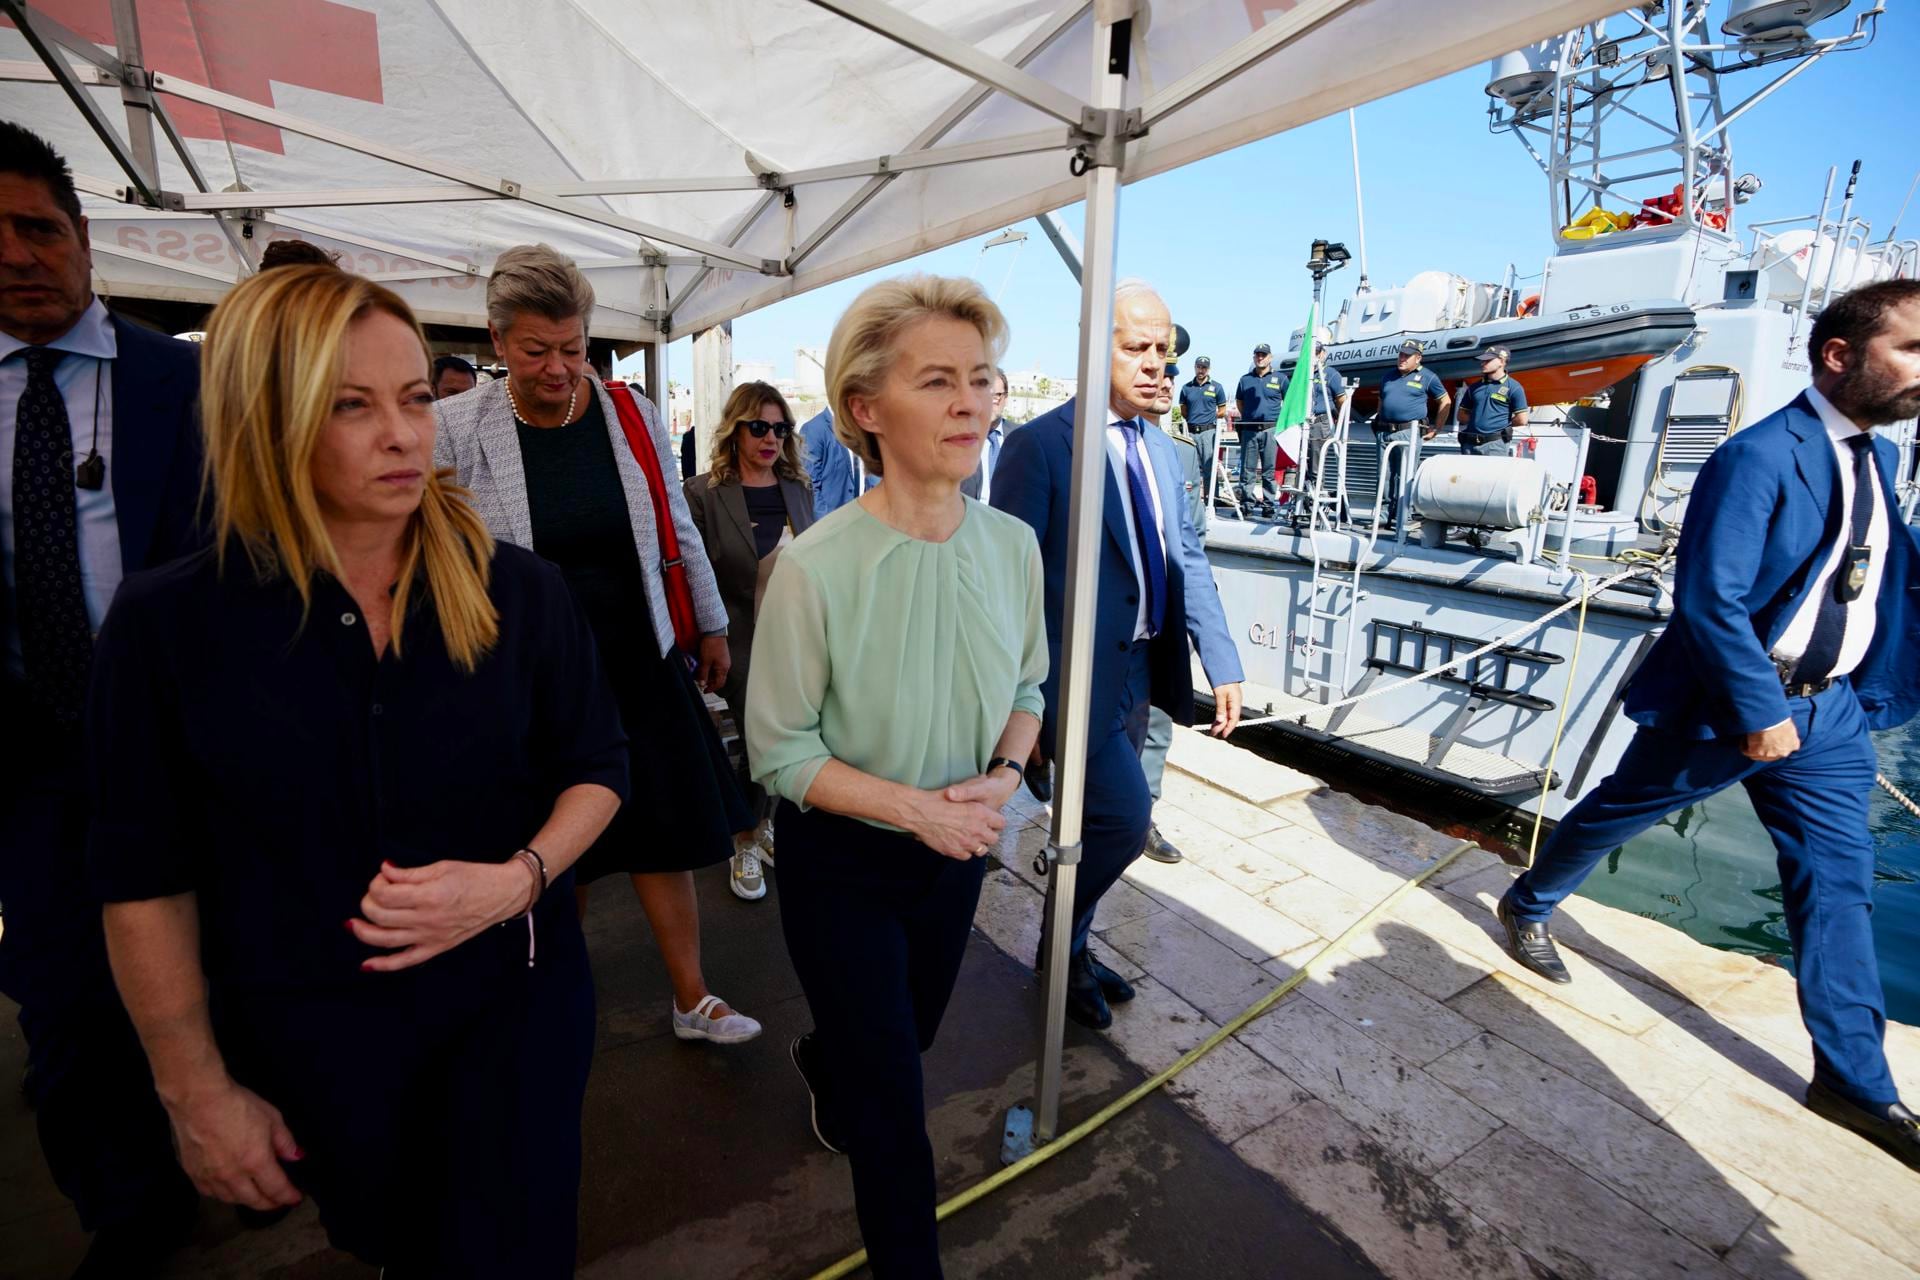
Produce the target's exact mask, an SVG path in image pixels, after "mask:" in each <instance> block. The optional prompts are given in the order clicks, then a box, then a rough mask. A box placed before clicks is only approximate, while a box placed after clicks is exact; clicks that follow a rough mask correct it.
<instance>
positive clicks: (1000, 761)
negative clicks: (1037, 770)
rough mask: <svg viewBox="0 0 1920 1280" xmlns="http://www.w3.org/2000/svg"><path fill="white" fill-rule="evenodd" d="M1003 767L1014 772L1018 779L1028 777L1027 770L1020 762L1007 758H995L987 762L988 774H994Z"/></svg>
mask: <svg viewBox="0 0 1920 1280" xmlns="http://www.w3.org/2000/svg"><path fill="white" fill-rule="evenodd" d="M1001 765H1005V766H1006V767H1007V768H1009V769H1011V770H1013V772H1014V777H1015V778H1016V779H1018V778H1021V777H1024V776H1026V772H1027V771H1026V768H1025V767H1024V766H1023V765H1022V764H1021V763H1020V762H1019V761H1018V760H1009V759H1008V758H1007V757H1006V756H995V757H994V758H993V759H991V760H989V761H987V772H988V773H992V772H993V771H994V770H995V769H998V768H999V767H1000V766H1001Z"/></svg>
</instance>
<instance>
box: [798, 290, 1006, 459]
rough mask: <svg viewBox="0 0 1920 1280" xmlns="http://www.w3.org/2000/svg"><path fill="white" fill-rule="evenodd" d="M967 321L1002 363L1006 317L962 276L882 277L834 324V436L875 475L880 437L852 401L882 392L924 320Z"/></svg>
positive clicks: (830, 364) (830, 367)
mask: <svg viewBox="0 0 1920 1280" xmlns="http://www.w3.org/2000/svg"><path fill="white" fill-rule="evenodd" d="M935 317H945V318H947V319H952V320H964V321H965V322H966V323H968V324H970V325H972V326H973V327H974V328H975V329H978V330H979V331H980V337H981V338H982V340H984V341H985V342H986V344H987V360H988V362H989V363H990V364H994V365H998V364H999V362H1000V357H1001V356H1002V355H1003V354H1004V353H1005V352H1006V349H1007V318H1006V317H1005V316H1003V315H1001V314H1000V308H999V307H996V306H994V305H993V299H991V298H989V297H988V296H987V292H986V290H984V289H982V288H981V287H980V285H979V284H978V282H976V281H973V280H968V279H965V278H964V277H960V276H930V275H913V276H901V277H900V278H899V279H897V280H882V281H881V282H880V283H879V284H876V285H873V286H871V287H870V288H868V289H867V290H866V291H865V292H864V293H862V294H861V295H860V296H859V297H857V298H855V299H854V300H853V305H852V306H850V307H848V308H847V310H846V314H845V315H843V316H841V317H840V320H839V322H838V323H836V324H835V325H834V326H833V337H832V339H831V340H830V341H829V342H828V343H827V399H828V403H830V404H831V405H832V406H833V434H834V435H836V436H838V437H839V439H840V442H841V443H842V444H844V445H846V446H847V448H849V449H851V450H853V452H854V453H855V454H857V455H859V457H860V460H861V461H862V462H864V463H866V464H867V470H868V471H870V472H872V473H873V474H874V475H881V474H883V466H882V462H881V458H880V438H879V437H878V436H876V435H874V434H873V433H872V432H871V431H867V430H865V429H863V428H862V427H861V426H860V424H859V423H858V422H856V421H854V417H853V414H852V413H851V412H849V411H848V408H847V404H848V402H849V401H850V400H852V399H853V397H855V396H872V395H875V394H877V393H878V392H879V390H880V387H881V384H882V383H884V382H885V381H886V379H887V373H888V371H889V370H891V369H892V368H893V362H894V360H895V359H896V358H898V356H899V354H900V353H899V352H898V351H897V350H895V347H896V345H897V344H898V342H899V340H900V335H901V334H902V333H903V332H905V331H906V329H907V328H908V327H909V326H910V325H913V324H915V323H917V322H919V321H921V320H928V319H933V318H935Z"/></svg>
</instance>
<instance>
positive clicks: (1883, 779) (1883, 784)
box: [1873, 773, 1920, 818]
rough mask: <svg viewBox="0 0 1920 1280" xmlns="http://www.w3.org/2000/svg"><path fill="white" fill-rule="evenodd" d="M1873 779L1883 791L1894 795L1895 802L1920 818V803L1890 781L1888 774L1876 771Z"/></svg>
mask: <svg viewBox="0 0 1920 1280" xmlns="http://www.w3.org/2000/svg"><path fill="white" fill-rule="evenodd" d="M1873 780H1874V781H1875V782H1876V783H1878V784H1879V785H1880V789H1881V790H1882V791H1884V792H1886V793H1887V794H1888V795H1890V796H1892V797H1893V800H1894V803H1895V804H1897V805H1899V806H1900V807H1901V808H1902V809H1905V810H1906V811H1907V812H1908V813H1910V814H1912V815H1913V816H1914V817H1916V818H1920V804H1915V803H1914V802H1913V801H1912V800H1911V799H1909V798H1908V797H1907V793H1906V792H1904V791H1902V790H1901V789H1900V788H1898V787H1896V786H1894V785H1893V783H1892V782H1890V781H1888V779H1887V775H1886V774H1884V773H1876V774H1874V775H1873Z"/></svg>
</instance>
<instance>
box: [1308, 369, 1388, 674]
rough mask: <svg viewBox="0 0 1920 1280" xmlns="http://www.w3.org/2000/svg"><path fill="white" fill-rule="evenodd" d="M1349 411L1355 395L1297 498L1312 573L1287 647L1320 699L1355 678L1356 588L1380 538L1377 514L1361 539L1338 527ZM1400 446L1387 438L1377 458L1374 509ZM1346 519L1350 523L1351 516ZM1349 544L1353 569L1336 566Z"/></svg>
mask: <svg viewBox="0 0 1920 1280" xmlns="http://www.w3.org/2000/svg"><path fill="white" fill-rule="evenodd" d="M1352 412H1353V401H1352V398H1351V397H1349V398H1348V399H1347V400H1346V401H1345V402H1344V403H1343V404H1342V406H1341V410H1340V418H1339V420H1338V421H1337V422H1335V423H1334V427H1333V431H1332V432H1331V433H1330V434H1329V435H1328V436H1327V439H1326V441H1325V442H1324V443H1323V444H1322V445H1321V446H1320V458H1319V465H1318V466H1316V467H1315V468H1314V469H1313V484H1312V485H1311V486H1309V487H1306V488H1303V489H1302V491H1301V493H1300V499H1299V500H1301V501H1304V502H1306V504H1307V547H1308V549H1309V551H1310V552H1311V553H1312V556H1313V577H1312V579H1311V581H1310V584H1309V586H1308V588H1307V622H1306V625H1305V626H1304V627H1303V628H1301V631H1302V635H1301V637H1300V639H1299V640H1298V641H1297V642H1296V643H1295V644H1293V645H1292V646H1291V647H1290V649H1291V655H1292V656H1294V657H1297V658H1298V659H1299V661H1300V667H1301V669H1300V681H1301V683H1302V684H1304V685H1306V686H1307V687H1308V688H1310V689H1312V690H1315V691H1317V692H1318V694H1319V700H1320V701H1321V702H1332V701H1334V700H1335V699H1338V698H1341V697H1344V696H1345V694H1346V692H1347V689H1348V687H1349V686H1350V685H1351V683H1352V681H1353V657H1352V655H1353V650H1354V643H1355V638H1356V635H1357V632H1358V627H1359V623H1360V609H1359V605H1360V601H1362V600H1364V599H1366V593H1365V592H1363V591H1362V590H1361V589H1360V575H1361V574H1362V573H1364V572H1366V565H1367V561H1368V559H1369V558H1370V557H1371V556H1372V555H1373V548H1374V545H1375V544H1376V543H1377V542H1378V541H1379V540H1380V522H1379V520H1378V519H1375V520H1374V521H1372V522H1371V523H1370V525H1369V527H1368V529H1367V530H1366V537H1365V541H1364V542H1362V541H1361V535H1360V534H1359V533H1358V532H1357V531H1354V532H1347V531H1343V530H1342V527H1341V526H1342V522H1341V520H1340V504H1341V501H1342V499H1343V497H1344V495H1345V494H1346V491H1347V446H1348V440H1347V431H1348V428H1349V427H1350V426H1351V425H1352V421H1351V419H1352ZM1404 447H1405V446H1404V445H1403V444H1401V443H1398V442H1396V443H1393V444H1390V445H1388V446H1387V451H1386V454H1385V455H1384V456H1383V457H1382V458H1381V466H1380V474H1379V476H1378V478H1377V479H1376V480H1375V481H1374V489H1375V493H1374V511H1375V512H1378V511H1379V510H1380V503H1381V501H1382V500H1383V499H1384V497H1385V487H1386V483H1387V472H1388V467H1387V465H1386V463H1387V460H1388V459H1389V458H1391V457H1392V453H1393V450H1395V449H1400V448H1404ZM1336 457H1337V462H1336V464H1335V467H1336V472H1337V473H1336V475H1335V476H1334V482H1333V491H1332V492H1331V493H1328V492H1327V480H1328V463H1329V461H1332V460H1334V459H1335V458H1336ZM1347 523H1348V525H1349V528H1351V524H1352V522H1351V521H1349V522H1347ZM1349 548H1351V550H1352V554H1353V564H1352V567H1351V569H1350V570H1349V569H1338V568H1335V567H1334V565H1333V564H1332V563H1330V562H1332V561H1335V560H1336V559H1337V558H1338V557H1337V556H1336V553H1337V552H1343V551H1346V550H1348V549H1349ZM1322 624H1324V625H1325V627H1326V640H1325V642H1324V643H1322V642H1321V640H1320V639H1319V638H1318V627H1319V626H1320V625H1322ZM1315 659H1323V660H1324V661H1325V664H1326V667H1325V670H1326V674H1325V675H1324V676H1321V675H1318V674H1316V673H1315V671H1314V665H1315Z"/></svg>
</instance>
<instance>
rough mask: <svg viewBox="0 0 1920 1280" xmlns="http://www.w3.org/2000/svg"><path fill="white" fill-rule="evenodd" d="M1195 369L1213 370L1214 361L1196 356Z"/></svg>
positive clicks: (1194, 360)
mask: <svg viewBox="0 0 1920 1280" xmlns="http://www.w3.org/2000/svg"><path fill="white" fill-rule="evenodd" d="M1193 367H1194V368H1196V369H1211V368H1213V361H1211V360H1209V359H1207V358H1206V357H1205V356H1195V357H1194V358H1193Z"/></svg>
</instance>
